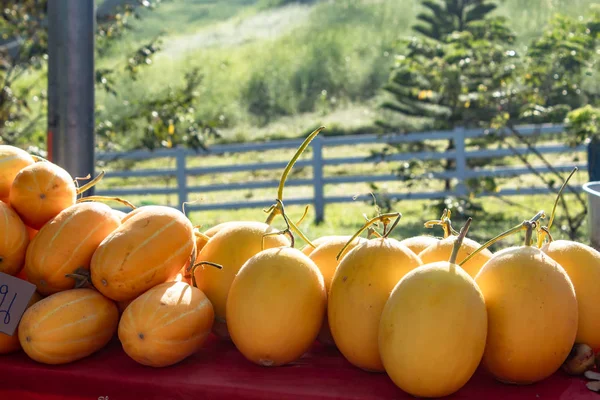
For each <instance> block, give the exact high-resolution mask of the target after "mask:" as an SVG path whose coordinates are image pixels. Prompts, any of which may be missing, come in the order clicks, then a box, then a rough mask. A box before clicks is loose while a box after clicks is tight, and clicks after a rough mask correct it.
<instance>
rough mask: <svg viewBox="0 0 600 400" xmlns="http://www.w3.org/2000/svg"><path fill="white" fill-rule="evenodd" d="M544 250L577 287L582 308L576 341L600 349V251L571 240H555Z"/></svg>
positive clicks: (579, 303) (576, 291)
mask: <svg viewBox="0 0 600 400" xmlns="http://www.w3.org/2000/svg"><path fill="white" fill-rule="evenodd" d="M542 251H543V252H544V253H546V254H548V256H550V258H552V259H553V260H554V261H556V262H557V263H559V264H560V265H561V267H563V268H564V269H565V271H566V272H567V274H568V275H569V279H570V280H571V282H572V283H573V287H574V288H575V294H576V296H577V305H578V309H579V326H578V328H577V338H576V339H575V341H576V342H577V343H585V344H587V345H588V346H590V347H591V348H592V349H600V252H598V251H597V250H595V249H594V248H592V247H590V246H587V245H585V244H582V243H577V242H572V241H570V240H555V241H553V242H551V243H549V244H545V245H544V246H543V247H542Z"/></svg>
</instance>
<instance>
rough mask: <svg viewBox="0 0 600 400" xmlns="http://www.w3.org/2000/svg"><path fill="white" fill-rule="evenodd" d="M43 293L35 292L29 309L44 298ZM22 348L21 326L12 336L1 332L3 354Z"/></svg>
mask: <svg viewBox="0 0 600 400" xmlns="http://www.w3.org/2000/svg"><path fill="white" fill-rule="evenodd" d="M42 298H43V297H42V295H40V294H39V293H38V292H34V293H33V296H31V299H30V300H29V304H27V309H28V308H29V307H31V306H32V305H34V304H35V303H37V302H38V301H40V300H42ZM19 350H21V342H19V327H18V326H17V329H16V330H15V332H14V333H13V334H12V336H8V335H7V334H5V333H2V332H0V355H1V354H10V353H15V352H17V351H19Z"/></svg>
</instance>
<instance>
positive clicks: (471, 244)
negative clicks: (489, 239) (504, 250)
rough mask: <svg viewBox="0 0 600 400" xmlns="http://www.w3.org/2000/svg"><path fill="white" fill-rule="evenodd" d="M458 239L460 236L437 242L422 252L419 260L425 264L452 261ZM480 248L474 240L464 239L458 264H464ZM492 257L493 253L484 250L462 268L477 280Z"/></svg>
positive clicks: (457, 259)
mask: <svg viewBox="0 0 600 400" xmlns="http://www.w3.org/2000/svg"><path fill="white" fill-rule="evenodd" d="M457 237H458V236H449V237H447V238H445V239H442V240H439V241H437V242H436V243H434V244H432V245H431V246H429V247H427V248H426V249H425V250H423V251H422V252H420V253H419V258H420V259H421V261H423V263H424V264H431V263H434V262H438V261H448V260H449V259H450V255H451V254H452V248H453V247H454V242H455V241H456V238H457ZM479 247H481V245H480V244H479V243H477V242H476V241H474V240H473V239H469V238H464V240H463V243H462V246H460V250H459V251H458V255H457V257H456V262H457V263H460V262H462V261H463V260H464V259H465V258H467V257H468V256H469V255H471V253H473V252H475V250H477V249H478V248H479ZM492 255H493V254H492V252H491V251H489V250H488V249H484V250H482V251H481V252H479V253H477V254H476V255H475V256H474V257H473V258H471V259H470V260H469V261H468V262H466V263H465V264H464V265H461V268H462V269H464V270H465V271H466V272H467V273H468V274H469V275H471V277H472V278H475V276H476V275H477V273H478V272H479V270H480V269H481V267H483V265H484V264H485V263H486V262H488V261H489V260H490V258H492Z"/></svg>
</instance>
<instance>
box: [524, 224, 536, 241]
mask: <svg viewBox="0 0 600 400" xmlns="http://www.w3.org/2000/svg"><path fill="white" fill-rule="evenodd" d="M534 227H535V224H532V223H531V222H529V221H527V223H526V224H525V246H531V241H532V240H531V239H532V238H533V228H534Z"/></svg>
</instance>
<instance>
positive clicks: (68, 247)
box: [25, 203, 120, 296]
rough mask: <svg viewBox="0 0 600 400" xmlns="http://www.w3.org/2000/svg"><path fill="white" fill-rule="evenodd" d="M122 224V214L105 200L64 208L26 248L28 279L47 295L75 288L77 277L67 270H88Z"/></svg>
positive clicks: (74, 271) (72, 271)
mask: <svg viewBox="0 0 600 400" xmlns="http://www.w3.org/2000/svg"><path fill="white" fill-rule="evenodd" d="M119 225H120V220H119V218H118V217H117V216H116V215H114V213H113V212H112V210H111V208H110V207H109V206H107V205H106V204H101V203H79V204H75V205H74V206H71V207H69V208H66V209H64V210H63V211H61V212H60V213H59V214H58V215H57V216H56V217H54V218H53V219H51V220H50V221H49V222H48V223H47V224H46V225H44V226H43V227H42V229H40V231H39V232H38V234H37V235H36V236H35V238H34V239H33V241H32V242H31V244H30V245H29V247H28V248H27V257H26V259H25V273H26V274H27V279H28V280H29V282H31V283H33V284H34V285H36V286H37V288H38V291H39V292H40V293H41V294H43V295H45V296H47V295H50V294H53V293H56V292H60V291H62V290H67V289H73V288H74V287H75V284H76V281H75V280H74V279H73V278H71V277H68V276H67V274H74V273H76V272H77V270H79V269H81V270H85V271H89V269H90V262H91V260H92V256H93V255H94V252H95V251H96V249H97V248H98V246H99V245H100V243H102V241H103V240H104V239H105V238H106V237H107V236H108V235H109V234H110V233H111V232H113V231H114V230H115V229H117V228H118V227H119Z"/></svg>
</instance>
